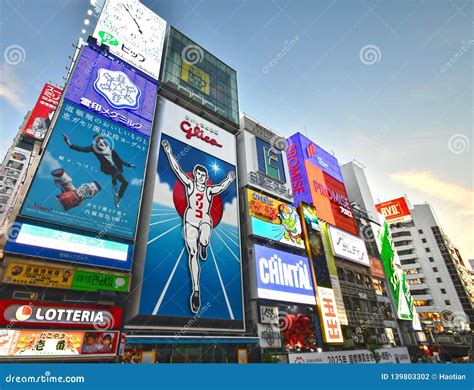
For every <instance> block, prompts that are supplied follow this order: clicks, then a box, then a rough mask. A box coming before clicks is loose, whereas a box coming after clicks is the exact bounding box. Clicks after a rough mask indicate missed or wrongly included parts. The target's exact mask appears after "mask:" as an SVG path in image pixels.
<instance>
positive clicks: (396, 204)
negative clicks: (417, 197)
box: [375, 197, 412, 224]
mask: <svg viewBox="0 0 474 390" xmlns="http://www.w3.org/2000/svg"><path fill="white" fill-rule="evenodd" d="M375 207H376V209H377V211H378V212H379V213H381V214H382V215H383V216H384V217H385V220H386V221H387V222H388V223H389V224H395V223H400V222H402V223H406V222H410V221H411V220H412V218H411V214H410V209H409V208H408V204H407V201H406V199H405V198H403V197H402V198H397V199H393V200H389V201H387V202H382V203H379V204H376V205H375Z"/></svg>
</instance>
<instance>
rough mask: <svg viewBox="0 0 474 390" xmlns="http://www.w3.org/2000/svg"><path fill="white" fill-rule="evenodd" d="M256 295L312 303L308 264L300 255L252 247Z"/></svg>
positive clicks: (263, 247)
mask: <svg viewBox="0 0 474 390" xmlns="http://www.w3.org/2000/svg"><path fill="white" fill-rule="evenodd" d="M254 252H255V266H256V271H257V272H256V273H257V288H258V297H259V298H263V299H273V300H278V301H285V302H294V303H304V304H308V305H315V304H316V299H315V292H314V285H313V277H312V275H311V268H310V267H311V266H310V264H309V262H308V259H307V258H306V257H303V256H299V255H294V254H292V253H287V252H283V251H280V250H277V249H274V248H269V247H266V246H262V245H255V246H254Z"/></svg>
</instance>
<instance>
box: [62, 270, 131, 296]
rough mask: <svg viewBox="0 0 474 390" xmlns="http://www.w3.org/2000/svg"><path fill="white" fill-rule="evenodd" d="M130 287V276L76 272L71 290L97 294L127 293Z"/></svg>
mask: <svg viewBox="0 0 474 390" xmlns="http://www.w3.org/2000/svg"><path fill="white" fill-rule="evenodd" d="M129 287H130V276H129V275H119V274H106V273H99V272H89V271H83V270H76V271H75V272H74V278H73V280H72V286H71V288H72V289H73V290H79V291H90V292H96V291H100V290H107V291H117V292H127V291H128V289H129Z"/></svg>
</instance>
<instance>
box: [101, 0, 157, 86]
mask: <svg viewBox="0 0 474 390" xmlns="http://www.w3.org/2000/svg"><path fill="white" fill-rule="evenodd" d="M165 33H166V22H165V21H164V20H163V19H162V18H160V17H159V16H158V15H157V14H155V13H154V12H153V11H151V10H150V9H148V8H147V7H145V6H144V5H143V4H141V3H140V2H139V1H138V0H113V1H111V0H107V1H106V2H105V4H104V7H103V8H102V12H101V14H100V16H99V20H98V21H97V25H96V27H95V30H94V34H93V37H94V38H96V39H97V41H98V42H99V44H102V43H104V44H106V45H108V46H109V51H110V53H112V54H113V55H116V56H117V57H119V58H120V59H122V60H123V61H125V62H127V63H129V64H130V65H132V66H134V67H136V68H138V69H139V70H141V71H143V72H144V73H147V74H148V75H150V76H152V77H153V78H155V79H158V76H159V74H160V66H161V57H162V55H163V45H164V39H165Z"/></svg>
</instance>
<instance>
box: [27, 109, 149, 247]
mask: <svg viewBox="0 0 474 390" xmlns="http://www.w3.org/2000/svg"><path fill="white" fill-rule="evenodd" d="M148 142H149V139H148V137H146V136H144V135H142V134H138V133H136V132H135V131H132V130H129V129H127V128H125V127H123V126H119V125H117V124H115V123H114V122H112V121H110V120H108V119H105V118H102V117H100V116H98V115H96V114H93V113H91V112H88V111H86V110H84V109H82V108H80V107H78V106H76V105H74V104H72V103H69V102H64V104H63V106H62V108H61V111H60V113H59V117H58V119H57V121H56V123H55V125H54V128H53V130H52V134H51V137H50V139H49V142H48V146H47V147H46V150H45V152H44V154H43V157H42V159H41V162H40V164H39V167H38V170H37V172H36V174H35V177H34V178H33V181H32V183H31V186H30V189H29V191H28V194H27V196H26V198H25V201H24V203H23V207H22V209H21V210H20V215H21V216H23V217H27V218H32V219H35V220H41V221H45V222H50V223H55V224H59V225H62V226H69V227H73V228H77V229H81V230H88V231H91V232H95V233H100V235H101V236H116V237H121V238H124V239H128V240H133V239H134V237H135V229H136V223H137V216H138V210H139V207H140V199H141V194H142V185H143V176H144V172H145V166H146V161H147V153H148Z"/></svg>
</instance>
